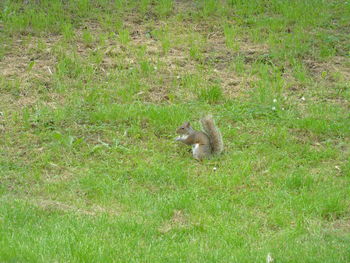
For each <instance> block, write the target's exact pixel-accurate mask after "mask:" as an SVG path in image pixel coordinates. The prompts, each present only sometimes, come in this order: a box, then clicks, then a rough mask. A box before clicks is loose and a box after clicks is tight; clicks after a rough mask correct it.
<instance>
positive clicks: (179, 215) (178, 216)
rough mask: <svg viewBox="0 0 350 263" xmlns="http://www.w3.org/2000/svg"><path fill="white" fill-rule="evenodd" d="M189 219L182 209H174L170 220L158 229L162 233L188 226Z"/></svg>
mask: <svg viewBox="0 0 350 263" xmlns="http://www.w3.org/2000/svg"><path fill="white" fill-rule="evenodd" d="M187 226H188V220H187V218H186V216H185V215H184V212H183V211H182V210H174V212H173V216H172V217H171V219H170V220H168V221H167V222H165V223H164V224H163V225H162V226H161V227H160V228H159V229H158V230H159V232H161V233H167V232H169V231H171V230H172V229H175V228H186V227H187Z"/></svg>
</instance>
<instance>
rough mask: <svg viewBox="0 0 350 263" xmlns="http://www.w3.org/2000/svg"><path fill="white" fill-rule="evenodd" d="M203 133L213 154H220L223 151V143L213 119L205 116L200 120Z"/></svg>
mask: <svg viewBox="0 0 350 263" xmlns="http://www.w3.org/2000/svg"><path fill="white" fill-rule="evenodd" d="M201 123H202V126H203V129H204V131H205V133H206V134H207V135H208V136H209V139H210V145H211V147H212V152H213V153H214V154H220V153H221V152H222V151H223V150H224V143H223V141H222V136H221V133H220V131H219V129H218V128H217V127H216V126H215V123H214V120H213V117H212V116H211V115H207V116H205V117H204V118H202V119H201Z"/></svg>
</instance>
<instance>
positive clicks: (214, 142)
mask: <svg viewBox="0 0 350 263" xmlns="http://www.w3.org/2000/svg"><path fill="white" fill-rule="evenodd" d="M201 123H202V127H203V130H204V131H196V130H194V129H193V128H192V127H191V125H190V123H189V122H185V123H184V124H183V125H181V126H180V127H179V128H178V129H177V130H176V133H177V134H180V136H179V137H177V138H176V139H175V141H180V142H183V143H184V144H187V145H192V153H193V157H194V158H195V159H196V160H198V161H201V160H202V159H205V158H209V157H211V156H212V155H214V154H220V153H221V152H222V151H223V149H224V143H223V141H222V136H221V133H220V131H219V129H218V128H217V127H216V126H215V123H214V120H213V117H212V116H211V115H207V116H206V117H204V118H202V119H201Z"/></svg>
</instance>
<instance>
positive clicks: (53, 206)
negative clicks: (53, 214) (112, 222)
mask: <svg viewBox="0 0 350 263" xmlns="http://www.w3.org/2000/svg"><path fill="white" fill-rule="evenodd" d="M29 203H30V204H33V205H35V206H37V207H39V208H41V209H43V210H49V211H62V212H70V213H76V214H81V215H90V216H96V215H99V214H109V215H112V216H117V215H119V214H120V212H119V211H117V210H114V209H111V208H108V209H107V208H104V207H102V206H99V205H96V204H94V205H92V206H91V207H89V208H80V207H77V206H75V205H72V204H66V203H63V202H60V201H55V200H50V199H46V200H45V199H33V200H29Z"/></svg>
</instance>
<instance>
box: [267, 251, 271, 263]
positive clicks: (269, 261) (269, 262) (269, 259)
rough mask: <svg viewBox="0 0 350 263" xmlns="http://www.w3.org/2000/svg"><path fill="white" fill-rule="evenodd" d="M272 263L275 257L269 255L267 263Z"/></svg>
mask: <svg viewBox="0 0 350 263" xmlns="http://www.w3.org/2000/svg"><path fill="white" fill-rule="evenodd" d="M271 262H273V257H272V256H271V253H268V254H267V257H266V263H271Z"/></svg>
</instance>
